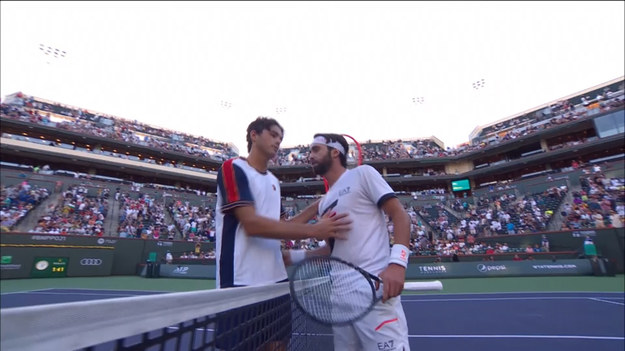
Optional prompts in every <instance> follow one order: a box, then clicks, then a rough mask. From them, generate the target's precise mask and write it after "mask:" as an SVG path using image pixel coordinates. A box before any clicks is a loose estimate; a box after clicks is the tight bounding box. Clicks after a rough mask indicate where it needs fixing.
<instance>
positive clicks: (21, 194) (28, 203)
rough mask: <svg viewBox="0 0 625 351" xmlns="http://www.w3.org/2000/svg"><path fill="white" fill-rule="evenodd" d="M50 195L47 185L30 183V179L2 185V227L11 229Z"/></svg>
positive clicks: (0, 223) (0, 210)
mask: <svg viewBox="0 0 625 351" xmlns="http://www.w3.org/2000/svg"><path fill="white" fill-rule="evenodd" d="M49 196H50V191H49V190H48V189H47V188H45V187H40V186H37V185H32V186H31V185H30V184H29V183H28V181H23V182H21V183H20V184H16V185H11V186H4V185H3V186H2V191H1V193H0V204H1V206H2V207H1V208H0V228H1V231H2V232H8V231H11V230H12V229H13V228H14V227H15V226H16V225H17V224H18V223H19V222H20V221H21V220H22V219H23V218H24V217H25V216H26V215H27V214H28V213H29V212H30V211H31V210H33V209H34V208H35V207H37V206H38V205H39V204H40V203H41V202H43V201H44V200H45V199H47V198H48V197H49Z"/></svg>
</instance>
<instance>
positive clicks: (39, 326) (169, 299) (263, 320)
mask: <svg viewBox="0 0 625 351" xmlns="http://www.w3.org/2000/svg"><path fill="white" fill-rule="evenodd" d="M0 319H1V323H2V324H1V325H2V328H1V329H0V333H1V338H0V339H1V345H0V346H1V348H2V350H3V351H10V350H20V351H26V350H94V351H109V350H146V351H152V350H163V351H170V350H245V351H248V350H275V351H278V350H293V351H299V350H302V351H307V350H311V351H312V350H320V349H323V350H332V349H333V346H332V334H331V329H330V328H329V327H327V326H323V325H320V324H318V323H316V322H315V321H313V320H311V319H309V318H308V317H306V316H305V315H304V314H303V313H302V312H301V311H299V310H298V309H297V308H296V307H295V304H294V303H293V302H292V301H291V299H290V296H289V285H288V283H279V284H271V285H264V286H254V287H241V288H231V289H219V290H204V291H192V292H182V293H167V294H157V295H149V296H136V297H124V298H112V299H106V300H96V301H81V302H71V303H59V304H50V305H40V306H30V307H17V308H7V309H2V310H0Z"/></svg>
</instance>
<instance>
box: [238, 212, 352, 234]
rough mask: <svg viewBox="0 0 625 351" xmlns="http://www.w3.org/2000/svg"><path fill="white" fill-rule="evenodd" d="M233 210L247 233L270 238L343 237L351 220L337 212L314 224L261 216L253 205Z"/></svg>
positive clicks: (349, 226)
mask: <svg viewBox="0 0 625 351" xmlns="http://www.w3.org/2000/svg"><path fill="white" fill-rule="evenodd" d="M233 211H234V215H235V216H236V217H237V219H238V220H239V222H240V223H241V225H243V228H244V229H245V232H246V233H247V235H250V236H259V237H263V238H272V239H294V240H301V239H307V238H317V239H321V240H325V239H329V238H337V239H344V238H345V236H346V233H347V231H348V230H349V229H350V228H351V222H352V221H351V220H350V219H349V218H347V214H337V215H335V216H334V217H328V218H322V219H320V220H319V221H318V222H317V223H315V224H308V223H297V222H292V221H288V222H284V221H277V220H274V219H271V218H267V217H263V216H260V215H258V214H257V213H256V210H255V209H254V207H253V206H238V207H235V208H234V209H233Z"/></svg>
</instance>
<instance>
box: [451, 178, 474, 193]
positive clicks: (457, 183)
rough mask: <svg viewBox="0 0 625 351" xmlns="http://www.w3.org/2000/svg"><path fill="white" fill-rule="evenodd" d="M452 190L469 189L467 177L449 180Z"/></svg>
mask: <svg viewBox="0 0 625 351" xmlns="http://www.w3.org/2000/svg"><path fill="white" fill-rule="evenodd" d="M451 190H452V191H463V190H471V184H470V183H469V180H468V179H460V180H453V181H452V182H451Z"/></svg>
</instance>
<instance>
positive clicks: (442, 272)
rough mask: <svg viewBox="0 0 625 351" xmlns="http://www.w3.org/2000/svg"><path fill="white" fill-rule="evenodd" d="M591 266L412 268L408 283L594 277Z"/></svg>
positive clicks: (464, 264)
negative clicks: (539, 277)
mask: <svg viewBox="0 0 625 351" xmlns="http://www.w3.org/2000/svg"><path fill="white" fill-rule="evenodd" d="M592 274H593V271H592V266H591V265H590V262H589V261H588V260H585V259H580V260H559V261H556V262H552V261H547V260H541V261H533V260H530V261H519V262H514V261H499V262H497V261H495V262H493V261H483V262H451V263H430V264H410V265H409V266H408V269H407V270H406V278H407V279H429V278H479V277H506V276H508V277H523V276H528V277H529V276H545V275H546V276H556V275H592Z"/></svg>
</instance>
